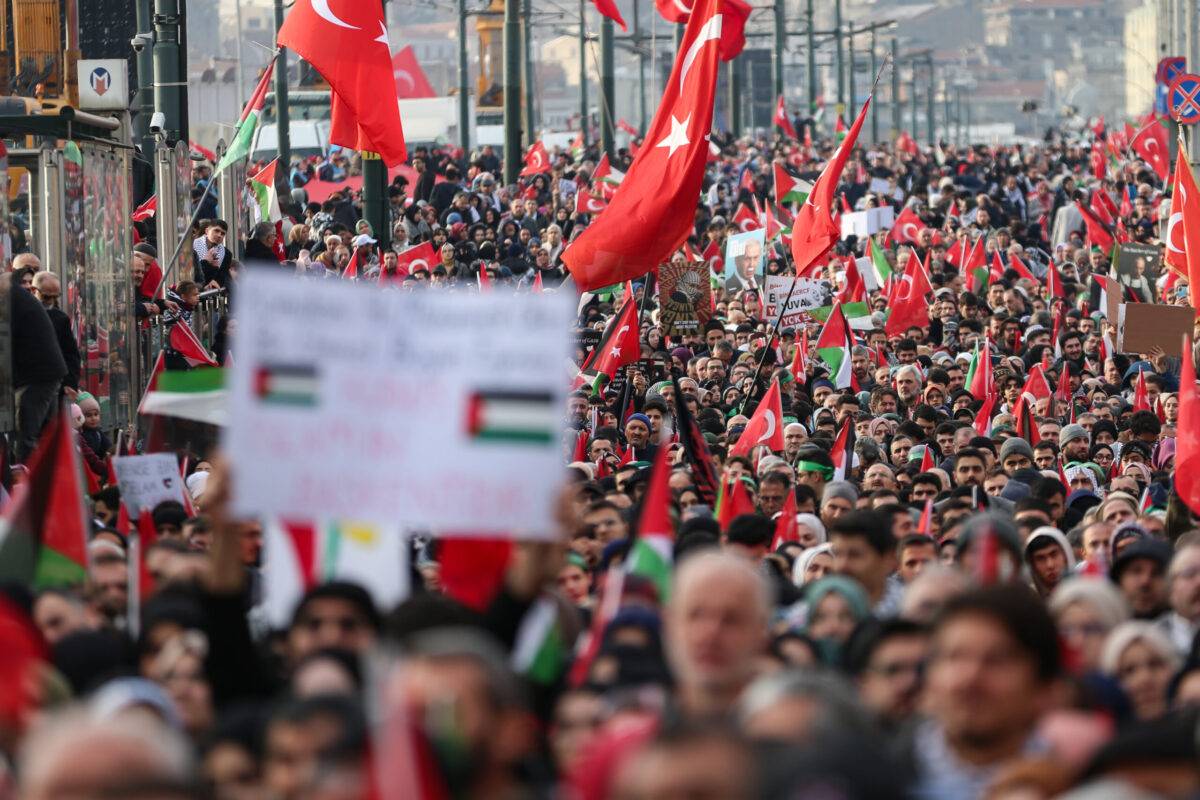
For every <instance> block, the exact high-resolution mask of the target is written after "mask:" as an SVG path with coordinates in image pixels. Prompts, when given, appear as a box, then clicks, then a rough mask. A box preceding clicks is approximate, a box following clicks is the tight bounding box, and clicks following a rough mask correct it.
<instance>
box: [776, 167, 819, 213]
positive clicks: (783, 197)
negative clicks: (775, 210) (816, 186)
mask: <svg viewBox="0 0 1200 800" xmlns="http://www.w3.org/2000/svg"><path fill="white" fill-rule="evenodd" d="M771 169H772V171H773V173H774V175H775V202H776V203H778V204H779V205H781V206H782V205H787V204H788V203H796V204H797V205H803V204H804V201H805V200H807V199H808V195H809V193H810V192H812V188H813V185H812V184H811V183H809V182H808V181H802V180H800V179H799V178H793V177H792V176H791V175H789V174H788V171H787V170H785V169H784V168H783V165H782V164H772V165H771Z"/></svg>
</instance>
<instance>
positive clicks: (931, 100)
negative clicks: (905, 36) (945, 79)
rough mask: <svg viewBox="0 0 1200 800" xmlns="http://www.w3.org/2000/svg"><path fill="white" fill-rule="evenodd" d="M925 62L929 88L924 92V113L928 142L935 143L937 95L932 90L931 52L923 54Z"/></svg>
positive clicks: (934, 84)
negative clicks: (926, 120) (927, 118)
mask: <svg viewBox="0 0 1200 800" xmlns="http://www.w3.org/2000/svg"><path fill="white" fill-rule="evenodd" d="M925 64H926V65H927V66H928V67H929V90H928V91H927V92H926V93H925V114H926V116H927V117H929V144H930V145H931V146H932V145H936V144H937V141H938V139H937V125H936V121H937V119H936V114H937V105H936V102H937V97H936V95H935V92H934V87H935V86H936V85H937V84H936V83H935V82H934V74H933V53H930V54H928V55H927V56H925Z"/></svg>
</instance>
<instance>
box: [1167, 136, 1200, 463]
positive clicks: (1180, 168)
mask: <svg viewBox="0 0 1200 800" xmlns="http://www.w3.org/2000/svg"><path fill="white" fill-rule="evenodd" d="M1175 190H1176V193H1177V194H1178V195H1179V211H1180V221H1181V222H1182V223H1183V225H1182V226H1181V227H1182V228H1183V256H1184V258H1183V262H1184V263H1185V264H1186V265H1187V271H1186V274H1187V276H1188V291H1189V292H1190V293H1191V299H1192V308H1196V309H1200V189H1198V188H1197V187H1196V176H1195V175H1193V174H1192V168H1191V166H1190V165H1189V164H1188V157H1187V150H1186V149H1185V148H1184V144H1183V138H1182V137H1180V140H1179V158H1177V159H1176V160H1175ZM1172 205H1174V198H1172ZM1174 223H1175V215H1174V214H1173V213H1172V215H1171V220H1170V223H1169V224H1168V225H1167V231H1168V243H1170V242H1171V241H1173V240H1174V238H1175V237H1174V236H1172V235H1171V234H1172V233H1173V231H1172V229H1173V228H1174ZM1171 249H1172V248H1171V247H1170V246H1168V248H1167V254H1168V255H1170V254H1171ZM1176 469H1178V464H1177V465H1176Z"/></svg>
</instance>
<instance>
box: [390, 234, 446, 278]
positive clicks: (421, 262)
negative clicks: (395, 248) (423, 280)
mask: <svg viewBox="0 0 1200 800" xmlns="http://www.w3.org/2000/svg"><path fill="white" fill-rule="evenodd" d="M437 265H438V256H437V251H436V250H434V249H433V245H432V244H431V243H429V242H421V243H420V244H418V245H415V246H413V247H410V248H408V249H407V250H401V251H400V252H399V253H397V254H396V273H397V274H399V275H411V274H413V273H414V272H416V271H417V270H419V269H423V270H425V271H426V272H433V268H434V267H436V266H437ZM381 279H382V276H381Z"/></svg>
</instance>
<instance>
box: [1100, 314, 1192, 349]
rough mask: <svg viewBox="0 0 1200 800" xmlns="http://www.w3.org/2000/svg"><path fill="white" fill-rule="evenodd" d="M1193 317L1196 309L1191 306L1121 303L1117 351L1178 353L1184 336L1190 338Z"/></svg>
mask: <svg viewBox="0 0 1200 800" xmlns="http://www.w3.org/2000/svg"><path fill="white" fill-rule="evenodd" d="M1195 318H1196V310H1195V309H1194V308H1192V307H1191V306H1166V305H1159V304H1157V303H1124V304H1122V305H1121V312H1120V314H1119V315H1118V320H1119V321H1118V324H1117V341H1116V345H1117V350H1119V351H1121V352H1122V353H1149V352H1150V351H1151V350H1153V349H1154V348H1155V347H1161V348H1162V349H1163V350H1164V351H1165V352H1167V353H1177V352H1179V347H1180V343H1181V342H1182V341H1183V335H1184V334H1187V335H1188V336H1191V335H1192V323H1193V321H1194V320H1195Z"/></svg>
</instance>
